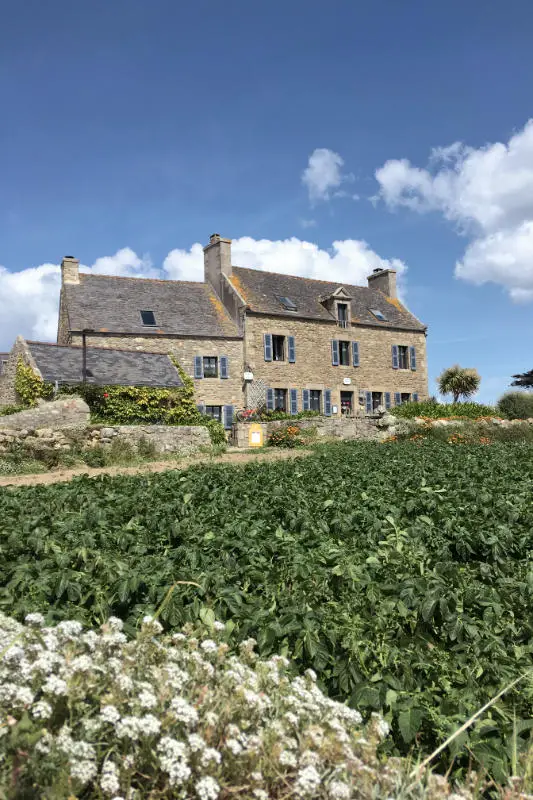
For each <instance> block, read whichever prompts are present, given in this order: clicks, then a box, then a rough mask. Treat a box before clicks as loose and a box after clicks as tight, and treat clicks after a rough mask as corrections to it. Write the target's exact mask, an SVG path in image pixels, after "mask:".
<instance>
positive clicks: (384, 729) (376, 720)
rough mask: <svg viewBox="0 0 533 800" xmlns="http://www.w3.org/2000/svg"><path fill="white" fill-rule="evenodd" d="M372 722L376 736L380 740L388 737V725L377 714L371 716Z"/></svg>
mask: <svg viewBox="0 0 533 800" xmlns="http://www.w3.org/2000/svg"><path fill="white" fill-rule="evenodd" d="M372 722H373V725H374V730H375V731H376V734H377V735H378V736H379V738H380V739H385V737H386V736H388V735H389V732H390V725H389V723H388V722H387V721H386V720H384V719H383V717H380V715H379V714H375V713H374V714H372Z"/></svg>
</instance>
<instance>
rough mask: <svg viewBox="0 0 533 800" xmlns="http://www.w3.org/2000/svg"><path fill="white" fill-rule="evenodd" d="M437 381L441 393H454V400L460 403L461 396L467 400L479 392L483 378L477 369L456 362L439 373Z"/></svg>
mask: <svg viewBox="0 0 533 800" xmlns="http://www.w3.org/2000/svg"><path fill="white" fill-rule="evenodd" d="M437 383H438V385H439V392H440V393H441V394H445V395H446V394H451V395H453V402H454V403H458V402H459V398H460V397H463V398H464V399H465V400H467V399H468V398H469V397H472V395H473V394H475V393H476V392H477V390H478V389H479V384H480V383H481V378H480V376H479V374H478V372H477V370H475V369H470V368H469V367H460V366H459V364H455V365H454V366H453V367H448V369H445V370H444V371H443V372H442V373H441V374H440V375H439V377H438V378H437Z"/></svg>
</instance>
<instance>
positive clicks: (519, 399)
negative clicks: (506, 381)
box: [497, 392, 533, 419]
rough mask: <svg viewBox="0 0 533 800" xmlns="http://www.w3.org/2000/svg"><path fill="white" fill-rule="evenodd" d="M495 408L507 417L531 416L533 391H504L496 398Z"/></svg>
mask: <svg viewBox="0 0 533 800" xmlns="http://www.w3.org/2000/svg"><path fill="white" fill-rule="evenodd" d="M497 408H498V411H499V412H500V414H501V415H502V416H505V417H507V418H508V419H529V418H530V417H533V393H531V392H506V393H505V394H504V395H502V397H500V399H499V400H498V406H497Z"/></svg>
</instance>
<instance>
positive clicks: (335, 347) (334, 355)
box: [331, 339, 339, 367]
mask: <svg viewBox="0 0 533 800" xmlns="http://www.w3.org/2000/svg"><path fill="white" fill-rule="evenodd" d="M331 363H332V364H333V366H334V367H338V366H339V342H338V339H332V340H331Z"/></svg>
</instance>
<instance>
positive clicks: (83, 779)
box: [70, 761, 98, 786]
mask: <svg viewBox="0 0 533 800" xmlns="http://www.w3.org/2000/svg"><path fill="white" fill-rule="evenodd" d="M97 772H98V770H97V769H96V764H95V763H94V761H71V762H70V776H71V777H72V778H74V779H75V780H77V781H79V782H80V783H81V784H82V786H85V784H87V783H89V781H92V779H93V778H94V777H95V776H96V774H97Z"/></svg>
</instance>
